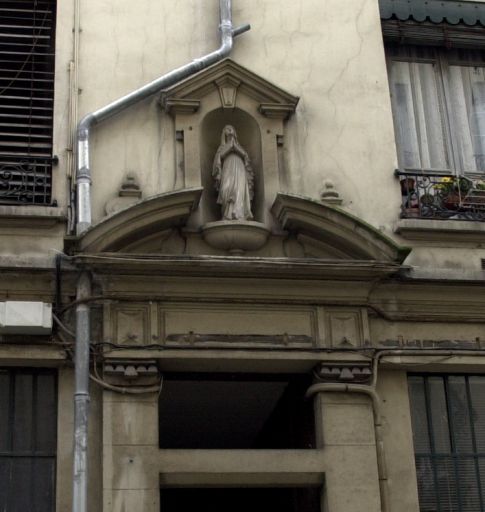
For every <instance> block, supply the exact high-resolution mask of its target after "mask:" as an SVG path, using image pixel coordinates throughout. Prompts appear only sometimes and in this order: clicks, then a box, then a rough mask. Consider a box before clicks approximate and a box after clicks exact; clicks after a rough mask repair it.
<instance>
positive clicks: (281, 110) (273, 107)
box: [161, 59, 299, 118]
mask: <svg viewBox="0 0 485 512" xmlns="http://www.w3.org/2000/svg"><path fill="white" fill-rule="evenodd" d="M214 91H216V92H218V93H219V95H220V97H221V102H222V106H223V107H227V108H231V107H233V106H234V105H235V102H236V95H238V94H244V95H246V96H249V97H250V98H252V99H253V100H254V101H255V102H257V103H258V109H259V111H260V113H261V114H263V115H265V116H268V117H279V118H287V117H289V116H290V115H291V114H292V113H293V112H294V111H295V109H296V106H297V104H298V100H299V98H298V97H296V96H293V95H292V94H290V93H289V92H286V91H285V90H283V89H281V88H280V87H277V86H276V85H274V84H272V83H270V82H268V81H267V80H265V79H264V78H262V77H260V76H259V75H257V74H255V73H253V72H252V71H250V70H249V69H247V68H245V67H243V66H241V65H239V64H237V63H236V62H234V61H232V60H231V59H225V60H223V61H221V62H218V63H217V64H214V65H213V66H210V67H208V68H207V69H205V70H203V71H201V72H199V73H196V74H195V75H192V76H191V77H189V78H187V79H186V80H183V81H181V82H179V83H177V84H176V85H174V86H173V87H170V88H169V89H166V90H164V91H163V92H162V96H161V103H162V105H163V107H164V108H165V110H166V111H167V112H171V113H173V112H178V113H180V112H181V113H192V112H196V111H197V109H198V108H199V105H200V102H201V101H202V100H203V98H204V97H205V96H207V95H209V94H212V93H214Z"/></svg>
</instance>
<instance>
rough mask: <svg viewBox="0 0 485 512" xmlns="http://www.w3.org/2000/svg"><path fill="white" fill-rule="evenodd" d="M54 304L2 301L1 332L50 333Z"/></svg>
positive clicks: (0, 306) (0, 312)
mask: <svg viewBox="0 0 485 512" xmlns="http://www.w3.org/2000/svg"><path fill="white" fill-rule="evenodd" d="M51 332H52V304H48V303H46V302H27V301H6V302H0V334H50V333H51Z"/></svg>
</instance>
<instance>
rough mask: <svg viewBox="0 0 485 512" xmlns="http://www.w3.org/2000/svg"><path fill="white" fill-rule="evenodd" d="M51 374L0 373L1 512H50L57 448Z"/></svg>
mask: <svg viewBox="0 0 485 512" xmlns="http://www.w3.org/2000/svg"><path fill="white" fill-rule="evenodd" d="M56 386H57V384H56V373H55V371H54V370H43V369H33V368H15V369H13V368H8V369H7V368H3V369H2V368H0V510H2V511H3V510H8V512H26V511H36V512H53V511H54V510H55V474H56V443H57V428H56V425H57V391H56Z"/></svg>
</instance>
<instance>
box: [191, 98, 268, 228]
mask: <svg viewBox="0 0 485 512" xmlns="http://www.w3.org/2000/svg"><path fill="white" fill-rule="evenodd" d="M226 125H232V126H234V128H235V129H236V132H237V137H238V140H239V143H240V144H241V145H242V147H243V148H244V149H245V150H246V151H247V153H248V154H249V157H250V159H251V163H252V166H253V169H254V199H253V202H252V205H251V207H252V212H253V215H254V219H255V220H257V221H258V222H263V221H264V215H263V208H264V180H263V162H262V155H261V130H260V129H259V126H258V123H257V122H256V120H255V119H254V117H253V116H251V115H250V114H248V113H247V112H245V111H244V110H242V109H240V108H234V109H230V110H229V109H223V108H222V107H221V108H217V109H215V110H213V111H211V112H209V113H207V114H206V115H205V116H204V118H203V119H202V122H201V130H200V164H201V180H202V187H203V189H204V192H203V194H202V200H201V205H200V208H201V209H202V221H203V222H204V223H206V222H212V221H216V220H219V219H220V218H221V209H220V206H219V205H218V204H217V192H216V189H215V184H214V179H213V177H212V168H213V162H214V156H215V154H216V151H217V148H218V147H219V145H220V143H221V134H222V130H223V128H224V127H225V126H226Z"/></svg>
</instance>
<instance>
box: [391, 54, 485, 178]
mask: <svg viewBox="0 0 485 512" xmlns="http://www.w3.org/2000/svg"><path fill="white" fill-rule="evenodd" d="M467 56H468V59H469V61H470V62H467V61H466V60H464V59H466V58H467ZM476 58H477V57H476V56H475V54H474V53H473V52H468V53H466V52H463V51H461V52H460V53H459V54H458V53H457V52H456V51H455V52H450V51H446V50H439V49H432V48H424V49H422V48H418V47H405V46H402V47H398V48H393V49H392V57H391V59H392V60H391V62H390V85H391V96H392V107H393V114H394V124H395V129H396V138H397V146H398V153H399V166H400V167H401V168H404V169H420V170H424V171H433V170H434V171H454V172H456V173H457V174H463V173H467V172H472V173H473V172H475V173H476V172H485V67H481V66H477V65H476ZM458 59H459V61H460V62H459V64H458V63H456V61H457V60H458ZM472 59H473V60H474V61H475V65H474V64H473V63H472ZM448 60H449V61H450V62H452V64H451V65H450V64H449V63H448Z"/></svg>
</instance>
